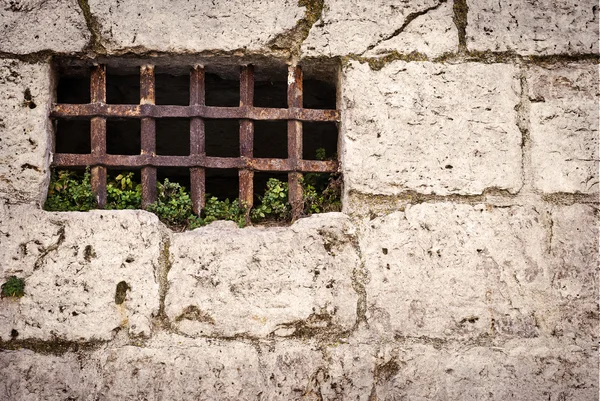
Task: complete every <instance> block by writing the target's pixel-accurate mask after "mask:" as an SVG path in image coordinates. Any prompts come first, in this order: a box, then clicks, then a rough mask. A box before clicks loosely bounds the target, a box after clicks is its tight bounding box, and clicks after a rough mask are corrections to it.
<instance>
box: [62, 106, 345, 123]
mask: <svg viewBox="0 0 600 401" xmlns="http://www.w3.org/2000/svg"><path fill="white" fill-rule="evenodd" d="M50 116H51V117H54V118H74V117H118V118H144V117H151V118H169V117H171V118H173V117H178V118H192V117H201V118H211V119H217V118H227V119H229V118H231V119H250V120H300V121H334V122H335V121H339V120H340V113H339V111H337V110H322V109H303V108H295V107H293V108H289V109H273V108H265V107H250V106H249V107H214V106H203V105H192V106H164V105H154V104H142V105H138V104H130V105H129V104H105V103H87V104H65V103H60V104H55V105H54V106H53V107H52V112H51V113H50Z"/></svg>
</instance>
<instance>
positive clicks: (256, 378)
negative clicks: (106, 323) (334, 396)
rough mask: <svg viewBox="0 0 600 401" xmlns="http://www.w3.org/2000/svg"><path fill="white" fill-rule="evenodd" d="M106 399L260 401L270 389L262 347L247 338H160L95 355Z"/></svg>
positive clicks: (101, 397) (102, 397)
mask: <svg viewBox="0 0 600 401" xmlns="http://www.w3.org/2000/svg"><path fill="white" fill-rule="evenodd" d="M93 358H94V359H95V360H97V361H98V363H99V366H100V368H101V370H102V372H104V373H103V377H102V380H101V381H100V383H97V387H96V389H97V390H96V391H97V393H96V397H97V398H95V399H98V400H99V401H104V400H107V401H108V400H130V399H148V400H182V401H188V400H189V401H192V400H255V399H257V397H258V396H259V394H260V393H261V391H262V390H264V376H263V372H262V371H261V368H262V366H261V364H260V361H259V355H258V352H257V350H256V348H255V347H254V346H253V345H251V344H247V343H244V342H239V341H223V340H207V339H196V340H190V339H186V338H185V337H167V336H164V335H162V336H158V337H156V338H155V339H154V340H153V341H152V342H151V343H149V344H147V346H146V347H136V346H124V347H115V348H112V349H110V348H109V349H107V350H106V351H99V352H97V353H95V354H94V355H93Z"/></svg>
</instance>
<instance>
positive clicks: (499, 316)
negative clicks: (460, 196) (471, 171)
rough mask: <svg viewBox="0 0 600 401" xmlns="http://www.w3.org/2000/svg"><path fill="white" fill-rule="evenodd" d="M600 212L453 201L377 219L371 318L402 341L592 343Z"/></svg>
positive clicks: (369, 234) (368, 257) (370, 230)
mask: <svg viewBox="0 0 600 401" xmlns="http://www.w3.org/2000/svg"><path fill="white" fill-rule="evenodd" d="M596 214H597V210H596V209H595V208H593V207H590V206H562V207H556V209H555V210H552V211H551V212H543V211H542V210H537V209H536V208H534V207H519V206H514V207H510V208H492V207H486V206H485V205H479V206H471V205H455V204H449V203H448V204H421V205H415V206H411V207H408V208H407V209H406V211H405V212H404V213H402V212H396V213H393V214H390V215H387V216H384V217H381V218H377V219H374V220H372V221H370V222H367V223H366V227H365V230H364V232H363V233H362V234H361V235H360V238H361V239H360V241H361V248H362V251H363V256H364V259H365V261H366V262H365V268H366V269H367V274H368V280H369V281H368V284H367V285H366V292H367V294H368V306H367V319H368V321H369V322H370V323H371V324H372V325H377V326H379V327H380V328H381V330H382V331H384V332H386V333H390V335H392V334H393V335H395V336H396V337H405V338H419V337H422V336H425V337H431V338H438V339H443V338H452V339H455V340H456V339H473V340H478V341H482V340H484V339H486V338H490V337H494V338H506V339H512V338H537V337H540V336H548V337H549V336H554V337H562V336H565V339H568V341H571V342H572V343H573V344H577V345H578V346H581V347H585V348H588V347H591V346H593V344H594V337H596V336H597V334H594V333H592V332H591V331H590V327H593V326H594V325H595V324H597V322H598V315H597V313H595V312H594V310H595V307H594V306H593V304H594V302H595V298H594V294H595V291H597V289H598V286H597V279H596V278H595V274H596V272H597V270H596V269H597V265H598V255H597V254H598V244H597V243H596V240H595V239H596V238H597V237H598V229H597V226H596V225H597V218H596V217H595V215H596ZM444 294H452V296H451V297H450V298H446V296H445V295H444ZM577 310H579V313H577V312H576V311H577ZM569 314H572V316H573V317H572V319H570V318H569V317H568V315H569ZM557 333H563V334H557ZM565 341H567V340H565Z"/></svg>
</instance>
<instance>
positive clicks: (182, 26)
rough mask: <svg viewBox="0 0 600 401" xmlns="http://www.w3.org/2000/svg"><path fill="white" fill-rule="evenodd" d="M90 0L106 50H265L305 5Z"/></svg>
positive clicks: (265, 0)
mask: <svg viewBox="0 0 600 401" xmlns="http://www.w3.org/2000/svg"><path fill="white" fill-rule="evenodd" d="M89 5H90V10H91V12H92V14H93V15H94V17H95V18H96V19H97V21H98V23H99V24H100V26H101V31H100V35H101V37H102V38H103V44H104V46H105V47H106V48H107V50H108V51H109V52H119V51H124V50H126V49H134V50H135V49H139V50H154V51H165V52H167V51H168V52H190V53H191V52H201V51H205V50H219V51H232V50H238V49H244V50H246V51H258V50H264V49H266V47H267V46H266V45H267V44H268V43H269V41H270V40H271V39H273V38H274V37H275V36H277V35H278V34H284V33H286V32H287V31H289V30H290V29H292V28H294V27H295V25H296V22H297V21H298V20H300V19H301V18H302V17H303V15H304V8H303V7H299V6H298V5H297V2H295V1H291V0H285V1H283V2H281V1H275V0H262V1H255V2H252V3H248V2H244V1H240V0H237V1H229V0H225V1H223V0H219V1H211V2H201V3H198V2H188V1H184V0H178V1H175V2H173V1H171V2H160V1H159V2H121V1H118V0H112V1H105V0H90V1H89Z"/></svg>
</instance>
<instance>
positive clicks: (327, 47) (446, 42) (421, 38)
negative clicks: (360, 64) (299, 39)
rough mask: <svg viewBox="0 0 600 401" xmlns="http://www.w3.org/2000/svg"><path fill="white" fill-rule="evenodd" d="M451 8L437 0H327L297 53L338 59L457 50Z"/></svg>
mask: <svg viewBox="0 0 600 401" xmlns="http://www.w3.org/2000/svg"><path fill="white" fill-rule="evenodd" d="M451 8H452V7H451V5H448V4H446V3H445V2H444V1H440V0H418V1H411V2H402V3H401V4H400V3H397V4H392V3H390V2H389V1H385V0H377V1H369V2H364V1H359V0H353V1H345V0H332V1H326V2H325V6H324V8H323V14H322V17H321V19H320V20H318V21H317V22H316V23H315V25H314V26H313V27H312V29H311V30H310V33H309V35H308V37H307V38H306V40H305V41H304V43H303V44H302V54H303V55H304V56H307V57H314V56H328V57H330V56H342V55H348V54H363V53H364V52H366V51H367V50H371V49H373V50H374V51H375V52H376V51H377V50H381V51H387V50H397V51H399V52H401V53H411V52H414V51H418V52H421V53H425V54H427V55H431V56H437V55H439V54H441V53H443V52H446V51H453V50H456V46H457V44H458V36H457V34H456V30H455V28H454V27H452V26H451V25H452V16H451Z"/></svg>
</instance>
